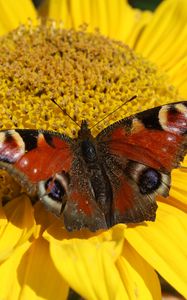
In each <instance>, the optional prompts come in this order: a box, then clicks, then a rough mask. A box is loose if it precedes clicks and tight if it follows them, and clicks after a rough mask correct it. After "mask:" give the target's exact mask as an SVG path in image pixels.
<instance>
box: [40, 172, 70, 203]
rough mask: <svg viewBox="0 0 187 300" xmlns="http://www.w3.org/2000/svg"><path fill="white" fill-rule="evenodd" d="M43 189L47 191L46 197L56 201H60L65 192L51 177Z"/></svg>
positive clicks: (58, 182)
mask: <svg viewBox="0 0 187 300" xmlns="http://www.w3.org/2000/svg"><path fill="white" fill-rule="evenodd" d="M45 189H46V191H49V193H48V196H49V197H50V198H51V199H53V200H56V201H60V200H61V199H62V198H63V196H64V194H65V192H66V191H65V188H64V186H63V185H62V183H61V182H60V181H59V180H58V179H55V180H54V179H53V177H50V178H49V179H48V180H47V181H46V182H45Z"/></svg>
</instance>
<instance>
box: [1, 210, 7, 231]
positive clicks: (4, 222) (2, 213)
mask: <svg viewBox="0 0 187 300" xmlns="http://www.w3.org/2000/svg"><path fill="white" fill-rule="evenodd" d="M6 224H7V218H6V215H5V212H4V209H3V207H2V206H1V205H0V235H1V233H2V231H3V230H4V226H5V225H6Z"/></svg>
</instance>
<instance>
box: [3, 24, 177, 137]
mask: <svg viewBox="0 0 187 300" xmlns="http://www.w3.org/2000/svg"><path fill="white" fill-rule="evenodd" d="M0 44H1V49H0V99H1V101H0V102H1V112H3V115H1V116H2V118H1V122H0V128H12V127H14V128H15V127H18V128H40V129H41V128H42V129H50V130H58V131H60V132H65V133H66V134H69V135H71V136H73V135H75V134H76V133H77V131H78V127H77V126H76V124H74V123H73V122H72V120H71V119H70V118H68V117H67V116H66V115H64V114H63V113H62V112H60V111H59V108H58V107H57V106H55V104H54V103H53V102H52V101H51V100H52V99H54V100H55V101H57V103H58V104H59V105H60V106H61V107H62V109H64V110H66V111H67V113H68V114H69V115H70V116H71V117H72V118H73V119H75V120H76V122H78V123H79V124H81V120H83V119H86V120H87V122H88V123H89V125H90V126H93V125H94V124H96V123H97V122H98V121H100V120H101V119H103V118H104V117H105V116H106V114H109V113H110V112H112V111H113V110H115V109H116V108H117V107H118V106H120V105H121V104H122V103H124V102H125V101H127V100H128V99H130V98H131V97H132V96H134V95H137V99H136V100H134V101H133V102H132V103H128V105H124V107H123V108H122V109H120V110H118V111H117V112H116V113H114V114H112V115H110V118H108V119H105V120H104V121H103V122H101V123H100V124H99V126H98V128H97V127H96V128H95V134H96V133H98V131H99V130H101V129H103V128H104V127H106V126H108V125H109V124H110V123H113V122H115V121H116V120H117V119H121V118H124V117H125V116H127V115H130V114H132V113H135V112H137V111H139V110H144V109H146V108H148V107H153V106H155V105H159V104H162V103H166V102H168V101H169V102H171V100H172V99H174V100H176V98H177V96H176V94H177V93H176V90H175V89H174V88H173V87H172V86H171V85H170V84H169V83H168V81H167V78H166V75H165V74H163V73H161V72H160V71H158V70H157V68H156V67H155V66H154V65H153V64H151V63H150V62H149V61H147V60H145V59H143V58H142V57H140V56H138V55H136V54H135V53H134V52H133V51H132V50H131V49H130V48H129V47H128V46H126V45H124V44H123V43H122V42H119V41H114V40H111V39H109V38H107V37H104V36H102V35H101V34H99V33H98V32H95V33H88V32H86V31H85V30H80V31H75V30H66V29H60V28H56V27H55V26H54V23H48V24H47V25H40V26H37V27H32V26H31V27H25V26H21V27H19V28H18V29H17V30H14V31H12V32H10V33H9V34H8V35H6V36H3V37H1V39H0ZM93 134H94V132H93Z"/></svg>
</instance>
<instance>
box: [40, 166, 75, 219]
mask: <svg viewBox="0 0 187 300" xmlns="http://www.w3.org/2000/svg"><path fill="white" fill-rule="evenodd" d="M69 183H70V179H69V174H68V173H65V172H63V173H61V174H55V175H54V176H53V177H50V178H48V179H47V180H44V181H40V182H39V184H38V195H39V197H40V200H41V202H43V203H44V205H45V206H46V208H47V209H48V210H49V211H51V212H53V213H54V214H56V215H57V216H60V215H61V214H62V212H63V210H64V208H65V205H66V201H67V197H66V195H67V194H68V187H69Z"/></svg>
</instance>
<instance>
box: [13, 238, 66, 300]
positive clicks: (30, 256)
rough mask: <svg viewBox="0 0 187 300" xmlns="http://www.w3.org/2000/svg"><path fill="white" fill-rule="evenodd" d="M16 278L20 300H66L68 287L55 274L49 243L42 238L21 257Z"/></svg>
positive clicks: (58, 275)
mask: <svg viewBox="0 0 187 300" xmlns="http://www.w3.org/2000/svg"><path fill="white" fill-rule="evenodd" d="M59 263H60V262H59ZM17 276H18V279H19V282H20V285H21V292H20V294H21V299H29V300H32V299H48V300H54V299H55V300H58V299H59V300H63V299H67V295H68V291H69V287H68V285H67V283H66V282H65V281H64V280H63V278H62V277H61V275H60V274H59V273H58V272H57V270H56V268H55V266H54V264H53V262H52V260H51V257H50V253H49V243H48V242H47V241H45V240H44V239H43V238H40V239H38V240H35V241H34V242H33V243H32V246H31V247H30V248H29V249H28V251H27V252H26V253H25V254H24V255H23V257H22V260H21V262H20V265H19V267H18V270H17ZM14 299H15V298H14Z"/></svg>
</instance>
